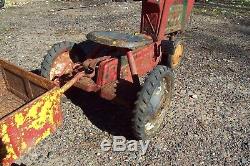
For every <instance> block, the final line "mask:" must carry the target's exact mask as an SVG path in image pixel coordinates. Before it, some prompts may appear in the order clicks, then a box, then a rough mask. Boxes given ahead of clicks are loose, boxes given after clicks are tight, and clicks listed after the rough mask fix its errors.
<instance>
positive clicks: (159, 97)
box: [145, 78, 170, 135]
mask: <svg viewBox="0 0 250 166" xmlns="http://www.w3.org/2000/svg"><path fill="white" fill-rule="evenodd" d="M166 84H167V83H166V78H163V79H162V81H161V82H160V86H159V87H157V88H156V89H155V90H154V92H153V94H152V97H151V99H150V104H151V106H152V109H153V110H156V111H155V112H152V114H151V117H152V118H150V119H148V121H147V122H146V124H145V132H146V134H148V135H150V134H151V133H152V132H154V130H152V129H154V128H159V127H160V126H161V124H162V122H163V120H164V117H165V113H166V110H165V109H166V107H169V104H170V102H169V103H167V102H168V99H169V91H168V89H167V85H166ZM162 87H163V88H162ZM152 101H153V102H154V103H153V104H152Z"/></svg>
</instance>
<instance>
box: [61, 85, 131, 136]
mask: <svg viewBox="0 0 250 166" xmlns="http://www.w3.org/2000/svg"><path fill="white" fill-rule="evenodd" d="M66 96H67V98H68V99H69V100H71V102H72V103H73V104H75V105H76V106H79V107H80V108H81V109H82V111H83V112H84V114H85V115H86V117H87V118H88V119H89V120H90V121H91V123H92V124H93V125H95V126H96V127H98V128H99V129H100V130H102V131H106V132H108V133H110V134H112V135H117V136H125V137H126V138H127V139H132V134H131V117H132V114H131V111H130V110H125V109H123V108H121V107H118V106H117V105H114V104H112V103H111V102H109V101H106V100H104V99H102V98H100V97H99V96H98V95H97V94H94V93H87V92H84V91H82V90H80V89H78V88H71V89H70V90H69V91H67V92H66Z"/></svg>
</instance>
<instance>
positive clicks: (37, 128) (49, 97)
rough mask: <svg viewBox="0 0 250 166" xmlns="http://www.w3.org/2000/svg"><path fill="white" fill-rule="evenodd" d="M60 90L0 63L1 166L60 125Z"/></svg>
mask: <svg viewBox="0 0 250 166" xmlns="http://www.w3.org/2000/svg"><path fill="white" fill-rule="evenodd" d="M80 76H81V75H78V76H77V77H75V78H73V79H72V80H70V81H69V82H68V83H67V84H65V85H64V86H63V87H61V88H60V87H56V86H55V85H54V84H53V82H51V81H49V80H46V79H45V78H43V77H40V76H38V75H35V74H33V73H30V72H27V71H24V70H22V69H20V68H19V67H16V66H14V65H11V64H9V63H7V62H5V61H2V60H0V87H1V89H0V165H1V163H2V165H10V164H11V163H12V162H13V161H14V160H16V159H17V158H18V157H19V156H21V155H22V154H23V153H25V152H27V151H28V150H29V149H30V148H31V147H33V146H35V145H36V144H37V143H39V142H40V141H41V140H43V139H44V138H46V137H47V136H49V135H50V134H51V133H53V132H54V131H55V130H56V129H57V128H58V127H59V126H60V125H61V123H62V112H61V109H60V103H61V96H62V94H63V93H64V92H65V91H66V90H67V89H68V88H70V87H71V86H72V85H73V84H74V83H75V82H76V81H77V80H78V78H80Z"/></svg>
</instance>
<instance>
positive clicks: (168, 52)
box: [162, 38, 185, 69]
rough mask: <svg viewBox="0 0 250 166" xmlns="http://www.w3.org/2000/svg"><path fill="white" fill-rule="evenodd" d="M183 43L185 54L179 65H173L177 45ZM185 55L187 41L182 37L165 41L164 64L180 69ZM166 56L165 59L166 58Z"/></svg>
mask: <svg viewBox="0 0 250 166" xmlns="http://www.w3.org/2000/svg"><path fill="white" fill-rule="evenodd" d="M179 44H182V45H183V47H184V51H183V55H182V57H181V60H180V62H179V64H178V65H176V66H173V64H172V57H173V54H174V52H175V49H176V46H177V45H179ZM184 57H185V43H184V41H183V40H182V39H181V38H176V39H175V40H174V41H170V40H167V41H164V43H163V62H162V64H164V65H166V66H168V67H169V68H171V69H178V68H179V67H180V66H181V64H182V63H183V60H184ZM164 58H165V59H164Z"/></svg>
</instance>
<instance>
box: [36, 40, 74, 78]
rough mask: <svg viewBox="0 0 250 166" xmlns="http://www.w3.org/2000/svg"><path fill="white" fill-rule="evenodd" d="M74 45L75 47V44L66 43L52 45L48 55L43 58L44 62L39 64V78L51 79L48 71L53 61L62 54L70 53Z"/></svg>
mask: <svg viewBox="0 0 250 166" xmlns="http://www.w3.org/2000/svg"><path fill="white" fill-rule="evenodd" d="M75 45H76V44H75V43H73V42H68V41H64V42H60V43H57V44H54V45H53V46H52V47H51V49H50V50H49V51H48V53H47V54H46V55H45V56H44V60H43V62H42V64H41V76H43V77H45V78H47V79H51V78H50V71H51V67H52V64H53V61H54V60H55V59H56V58H57V57H58V56H59V55H61V54H62V53H63V52H66V51H71V50H72V49H73V47H74V46H75Z"/></svg>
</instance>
